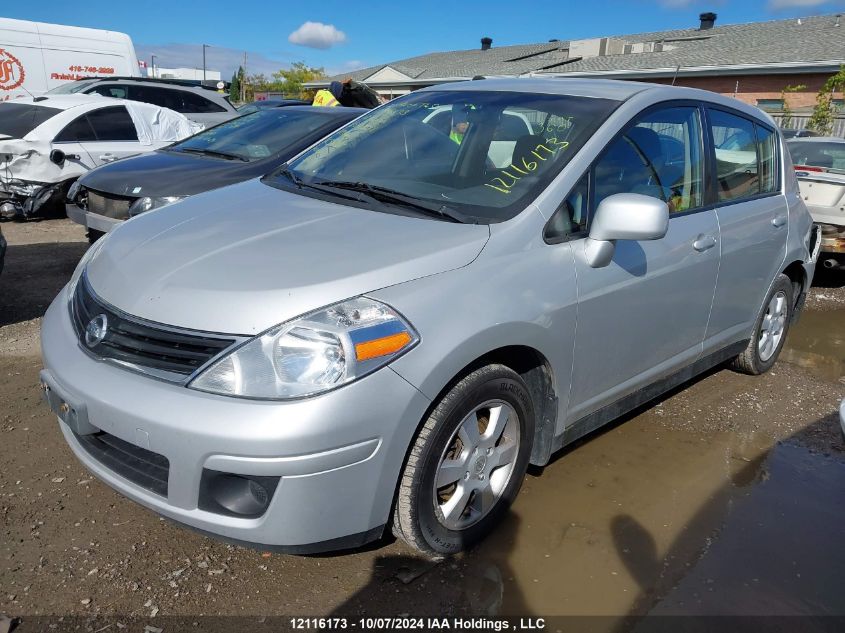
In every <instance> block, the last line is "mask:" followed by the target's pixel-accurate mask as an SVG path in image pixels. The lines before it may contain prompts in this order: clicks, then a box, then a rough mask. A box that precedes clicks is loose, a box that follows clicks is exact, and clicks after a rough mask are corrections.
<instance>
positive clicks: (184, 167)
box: [80, 151, 284, 197]
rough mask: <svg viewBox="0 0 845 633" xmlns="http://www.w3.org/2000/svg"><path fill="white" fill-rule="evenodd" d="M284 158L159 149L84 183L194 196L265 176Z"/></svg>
mask: <svg viewBox="0 0 845 633" xmlns="http://www.w3.org/2000/svg"><path fill="white" fill-rule="evenodd" d="M283 161H284V158H278V157H274V158H269V159H262V160H256V161H250V162H248V163H247V162H243V161H239V160H237V161H235V160H226V159H221V158H211V157H207V156H198V155H196V154H188V153H185V152H168V151H157V152H151V153H149V154H143V155H141V156H134V157H132V158H126V159H124V160H119V161H117V162H114V163H110V164H108V165H103V166H102V167H98V168H97V169H94V170H93V171H91V172H89V173H88V174H87V175H85V176H84V177H83V178H82V180H81V181H80V184H82V185H85V186H86V187H88V188H89V189H94V190H96V191H103V192H105V193H111V194H116V195H120V196H134V197H142V196H149V197H156V196H192V195H194V194H196V193H202V192H203V191H208V190H210V189H217V188H218V187H225V186H226V185H231V184H234V183H238V182H243V181H244V180H249V179H250V178H255V177H256V176H262V175H264V174H266V173H267V172H268V171H270V170H272V169H273V168H274V167H276V166H278V165H281V164H282V162H283Z"/></svg>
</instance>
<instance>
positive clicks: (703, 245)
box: [692, 235, 716, 253]
mask: <svg viewBox="0 0 845 633" xmlns="http://www.w3.org/2000/svg"><path fill="white" fill-rule="evenodd" d="M714 246H716V238H715V237H713V236H712V235H699V236H698V237H697V238H695V241H694V242H693V243H692V247H693V248H694V249H695V250H697V251H698V252H699V253H703V252H704V251H706V250H708V249H711V248H713V247H714Z"/></svg>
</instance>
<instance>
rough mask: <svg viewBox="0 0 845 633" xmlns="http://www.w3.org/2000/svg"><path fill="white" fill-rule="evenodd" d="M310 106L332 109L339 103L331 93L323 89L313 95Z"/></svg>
mask: <svg viewBox="0 0 845 633" xmlns="http://www.w3.org/2000/svg"><path fill="white" fill-rule="evenodd" d="M311 105H315V106H323V107H333V106H339V105H340V101H338V100H337V99H335V98H334V95H333V94H332V93H331V92H329V91H328V90H326V89H325V88H323V89H322V90H318V91H317V94H315V95H314V102H313V103H312V104H311Z"/></svg>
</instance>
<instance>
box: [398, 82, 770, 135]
mask: <svg viewBox="0 0 845 633" xmlns="http://www.w3.org/2000/svg"><path fill="white" fill-rule="evenodd" d="M438 90H465V91H467V92H471V91H489V92H495V91H499V92H522V93H527V94H546V95H567V96H573V97H589V98H595V99H611V100H614V101H627V100H628V99H631V98H633V97H635V96H637V95H640V94H645V93H648V94H649V95H651V96H652V98H653V101H654V103H658V102H660V101H671V100H674V99H678V100H691V101H702V102H706V103H709V104H713V105H719V106H723V107H728V108H733V109H734V110H737V111H739V112H742V113H743V114H745V115H747V116H750V117H753V118H755V119H758V120H760V121H765V122H766V123H767V124H769V125H771V126H773V127H776V126H777V125H776V123H775V122H774V119H772V117H771V116H769V115H768V114H766V113H765V112H763V111H762V110H760V109H759V108H756V107H754V106H751V105H748V104H747V103H743V102H742V101H739V100H737V99H733V98H731V97H726V96H723V95H720V94H718V93H715V92H710V91H709V90H701V89H699V88H687V87H685V86H669V85H666V84H653V83H647V82H644V81H626V80H620V79H576V78H569V77H551V78H545V77H514V78H489V79H487V78H485V79H483V80H472V81H457V82H452V83H446V84H439V85H436V86H430V87H428V88H423V89H422V90H418V91H417V92H434V91H438ZM411 94H416V93H411Z"/></svg>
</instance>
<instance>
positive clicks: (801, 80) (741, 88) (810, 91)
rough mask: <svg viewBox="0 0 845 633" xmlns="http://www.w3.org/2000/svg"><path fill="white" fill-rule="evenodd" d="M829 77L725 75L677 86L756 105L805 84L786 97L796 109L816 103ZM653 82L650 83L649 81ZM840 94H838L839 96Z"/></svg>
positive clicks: (684, 79) (684, 80)
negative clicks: (733, 97)
mask: <svg viewBox="0 0 845 633" xmlns="http://www.w3.org/2000/svg"><path fill="white" fill-rule="evenodd" d="M830 76H831V75H830V74H825V73H813V74H805V75H726V76H724V77H678V79H677V80H676V81H675V85H676V86H689V87H690V88H701V89H703V90H711V91H713V92H718V93H721V94H723V95H726V96H729V97H732V96H734V92H736V97H737V99H739V100H741V101H744V102H745V103H748V104H750V105H757V100H758V99H780V93H781V90H783V88H784V87H785V86H788V85H793V86H794V85H798V84H804V85H805V86H807V87H806V88H805V89H804V90H801V91H800V92H794V93H791V94H789V95H788V96H787V99H788V100H789V106H790V107H791V108H792V109H793V110H795V109H797V108H812V107H813V106H814V105H815V104H816V94H817V93H818V91H819V90H820V89H821V87H822V85H823V84H824V82H825V81H827V79H828V77H830ZM649 81H651V80H649ZM653 81H654V83H663V84H671V83H672V80H671V79H655V80H653ZM840 96H841V95H836V97H837V98H838V97H840Z"/></svg>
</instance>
